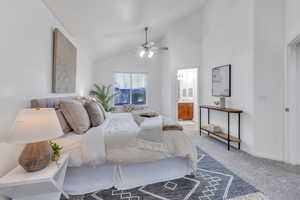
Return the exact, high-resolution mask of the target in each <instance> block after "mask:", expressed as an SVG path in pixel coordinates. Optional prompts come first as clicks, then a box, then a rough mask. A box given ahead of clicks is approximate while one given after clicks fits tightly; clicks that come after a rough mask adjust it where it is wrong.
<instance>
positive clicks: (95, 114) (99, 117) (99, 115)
mask: <svg viewBox="0 0 300 200" xmlns="http://www.w3.org/2000/svg"><path fill="white" fill-rule="evenodd" d="M84 107H85V109H86V111H87V113H88V115H89V117H90V120H91V122H92V126H93V127H97V126H99V125H100V124H102V123H103V122H104V120H105V118H104V113H103V111H102V109H101V108H100V106H99V105H98V104H97V103H96V102H94V101H89V102H86V103H85V104H84Z"/></svg>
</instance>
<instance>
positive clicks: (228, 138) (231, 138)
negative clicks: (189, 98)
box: [199, 105, 243, 151]
mask: <svg viewBox="0 0 300 200" xmlns="http://www.w3.org/2000/svg"><path fill="white" fill-rule="evenodd" d="M202 109H207V120H208V124H210V111H211V110H215V111H220V112H226V113H227V133H224V132H215V131H211V130H209V129H208V128H207V127H206V126H203V125H202V123H201V110H202ZM242 112H243V111H242V110H239V109H233V108H220V107H217V106H208V105H201V106H200V109H199V122H200V136H201V132H202V131H205V132H206V133H207V134H208V135H210V134H212V135H214V136H217V137H219V138H221V139H224V140H226V141H227V146H228V151H229V150H230V142H235V143H238V149H240V148H241V113H242ZM230 114H237V116H238V137H234V136H231V135H230Z"/></svg>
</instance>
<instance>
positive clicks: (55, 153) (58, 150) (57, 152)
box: [49, 141, 63, 163]
mask: <svg viewBox="0 0 300 200" xmlns="http://www.w3.org/2000/svg"><path fill="white" fill-rule="evenodd" d="M49 144H50V146H51V148H52V151H53V156H52V161H54V162H56V163H57V161H58V160H59V158H60V156H61V150H62V149H63V147H62V146H60V145H58V144H57V143H55V142H52V141H49Z"/></svg>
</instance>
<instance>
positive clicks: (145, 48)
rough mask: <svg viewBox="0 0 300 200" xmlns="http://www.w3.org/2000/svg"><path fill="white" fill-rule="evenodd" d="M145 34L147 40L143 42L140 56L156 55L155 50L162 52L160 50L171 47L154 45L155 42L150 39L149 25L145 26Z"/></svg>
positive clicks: (166, 49) (149, 56) (150, 56)
mask: <svg viewBox="0 0 300 200" xmlns="http://www.w3.org/2000/svg"><path fill="white" fill-rule="evenodd" d="M144 30H145V35H146V41H145V43H144V44H142V46H141V48H142V49H141V51H140V57H141V58H144V57H145V56H147V57H148V58H152V56H153V55H154V52H160V51H168V50H169V48H168V47H156V46H154V45H155V43H154V42H151V41H148V30H149V28H148V27H145V29H144Z"/></svg>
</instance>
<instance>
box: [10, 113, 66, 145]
mask: <svg viewBox="0 0 300 200" xmlns="http://www.w3.org/2000/svg"><path fill="white" fill-rule="evenodd" d="M62 135H63V131H62V128H61V126H60V123H59V121H58V118H57V115H56V112H55V110H54V109H53V108H40V109H24V110H22V111H21V112H19V114H18V115H17V118H16V120H15V122H14V124H13V127H12V129H11V133H10V135H9V137H8V141H9V142H11V143H16V144H29V143H35V142H42V141H47V140H51V139H54V138H57V137H60V136H62Z"/></svg>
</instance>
